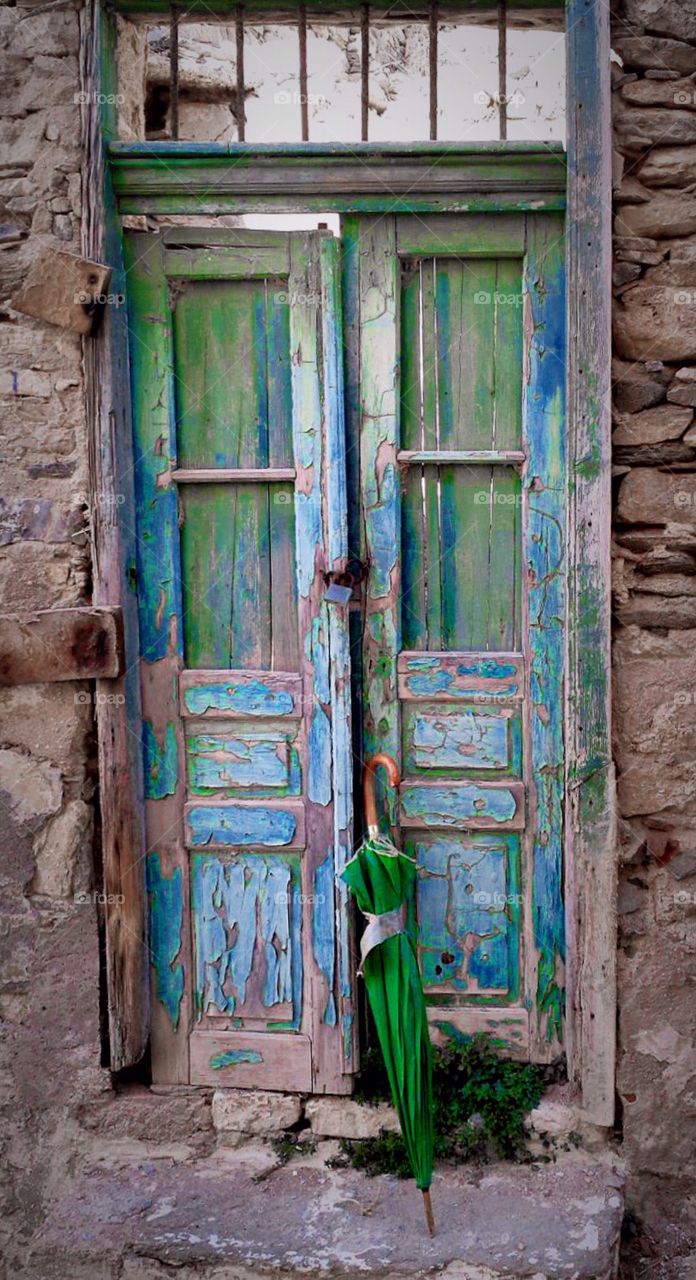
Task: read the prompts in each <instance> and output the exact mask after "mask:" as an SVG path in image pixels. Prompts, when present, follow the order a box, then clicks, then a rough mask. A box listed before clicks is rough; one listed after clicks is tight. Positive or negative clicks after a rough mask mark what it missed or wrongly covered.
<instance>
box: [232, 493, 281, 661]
mask: <svg viewBox="0 0 696 1280" xmlns="http://www.w3.org/2000/svg"><path fill="white" fill-rule="evenodd" d="M236 516H237V518H236V524H235V527H234V542H233V545H232V548H231V552H232V555H231V560H232V563H231V570H232V572H231V586H232V598H231V613H230V623H229V627H230V652H229V660H228V662H227V664H226V665H227V666H229V667H233V668H236V667H245V668H247V669H249V668H250V669H251V670H258V671H268V670H269V669H270V666H271V556H270V545H269V531H268V523H269V517H268V485H265V484H242V485H239V491H238V494H237V512H236Z"/></svg>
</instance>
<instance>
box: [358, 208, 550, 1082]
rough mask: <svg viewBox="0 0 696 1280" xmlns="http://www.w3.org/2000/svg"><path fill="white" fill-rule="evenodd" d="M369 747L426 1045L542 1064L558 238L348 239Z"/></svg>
mask: <svg viewBox="0 0 696 1280" xmlns="http://www.w3.org/2000/svg"><path fill="white" fill-rule="evenodd" d="M347 231H348V255H347V256H348V260H349V262H351V263H353V262H356V263H357V267H355V268H353V273H354V282H353V299H352V301H351V308H350V314H351V315H352V316H353V317H354V328H353V332H352V334H351V335H349V336H350V341H349V353H350V362H351V371H350V373H349V384H350V383H351V382H355V383H357V384H358V385H359V388H360V414H359V421H356V423H355V429H356V430H357V431H359V437H360V441H359V442H360V457H361V474H360V486H361V504H362V516H363V528H364V542H363V548H362V554H363V556H364V559H365V561H366V563H367V564H368V566H369V576H368V582H367V590H366V626H365V641H364V678H363V698H364V706H365V724H364V751H365V753H366V754H368V753H372V752H374V751H378V750H385V751H388V752H389V753H390V754H392V755H394V756H395V757H396V758H397V759H398V760H399V763H400V768H401V774H402V779H403V781H402V784H401V787H400V792H399V796H398V799H395V798H393V797H390V796H385V797H384V800H385V803H386V804H390V805H392V806H393V808H392V811H391V817H392V820H393V822H394V823H395V824H398V825H399V826H400V827H401V839H402V841H403V842H404V844H405V847H406V848H407V849H408V850H409V851H410V852H411V854H412V856H413V857H415V859H416V861H417V863H418V870H419V874H418V882H417V892H416V898H415V902H414V904H413V921H412V923H413V928H414V931H415V933H416V936H417V941H418V946H419V954H420V957H421V967H422V971H423V977H424V982H425V986H426V992H427V996H428V1003H429V1016H430V1018H431V1021H432V1024H433V1026H434V1027H435V1028H436V1030H437V1034H440V1035H442V1034H454V1033H456V1032H457V1031H465V1032H469V1031H472V1030H476V1029H478V1028H486V1029H488V1030H489V1031H490V1030H491V1029H494V1034H496V1035H497V1038H498V1040H499V1041H500V1042H501V1044H503V1045H504V1046H505V1047H506V1048H507V1049H508V1050H510V1051H512V1052H514V1053H517V1054H521V1055H523V1056H531V1057H533V1058H536V1059H539V1060H547V1059H550V1058H552V1057H553V1056H554V1055H555V1054H556V1053H557V1052H558V1051H559V1047H560V1045H561V1041H562V1015H563V1000H564V995H563V954H564V941H563V903H562V845H563V811H562V797H563V741H562V708H563V689H564V683H563V682H564V652H565V628H564V616H565V612H564V611H565V560H564V557H565V506H566V499H565V462H564V440H563V425H564V423H563V412H564V409H563V386H564V297H563V223H562V220H561V219H560V218H559V217H557V216H555V215H539V214H528V215H525V214H519V215H510V216H507V215H506V216H505V217H502V216H501V217H500V218H497V217H496V216H488V217H482V216H480V215H471V216H469V215H467V216H460V217H450V216H446V217H442V218H438V217H437V216H435V215H433V216H431V217H429V218H427V219H425V220H424V221H422V220H421V219H416V218H408V217H406V216H403V217H399V218H395V219H391V220H390V219H388V218H384V219H381V220H377V219H369V218H360V219H358V218H356V219H353V220H352V221H351V222H349V225H348V228H347Z"/></svg>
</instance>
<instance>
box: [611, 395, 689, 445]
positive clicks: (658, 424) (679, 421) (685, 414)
mask: <svg viewBox="0 0 696 1280" xmlns="http://www.w3.org/2000/svg"><path fill="white" fill-rule="evenodd" d="M692 418H693V414H692V412H691V410H690V409H689V408H681V407H676V408H672V406H671V405H668V404H661V405H657V406H656V407H655V408H653V409H644V410H643V412H642V413H631V414H620V415H619V414H617V415H616V417H615V421H616V423H617V426H616V428H615V430H614V433H613V435H612V441H613V443H614V444H615V445H617V444H620V445H633V444H656V443H659V442H660V441H663V440H678V439H680V437H681V436H683V434H684V432H685V431H686V429H687V427H689V426H690V425H691V420H692Z"/></svg>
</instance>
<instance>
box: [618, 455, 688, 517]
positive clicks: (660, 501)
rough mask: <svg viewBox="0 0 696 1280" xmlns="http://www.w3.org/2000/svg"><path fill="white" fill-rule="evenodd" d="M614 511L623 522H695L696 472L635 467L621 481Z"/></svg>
mask: <svg viewBox="0 0 696 1280" xmlns="http://www.w3.org/2000/svg"><path fill="white" fill-rule="evenodd" d="M616 515H617V519H618V520H619V521H620V522H621V523H623V524H658V525H672V524H694V523H695V522H696V476H695V475H693V474H689V473H688V472H685V473H683V474H678V473H675V474H669V473H668V472H665V471H658V470H654V469H652V468H649V467H637V468H636V469H635V470H634V471H631V472H630V473H629V474H628V475H627V476H625V478H624V479H623V480H622V481H621V487H620V489H619V496H618V502H617V507H616Z"/></svg>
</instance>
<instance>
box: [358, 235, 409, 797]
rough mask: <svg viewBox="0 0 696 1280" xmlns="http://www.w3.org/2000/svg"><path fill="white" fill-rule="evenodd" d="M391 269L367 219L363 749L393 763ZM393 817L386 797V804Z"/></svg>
mask: <svg viewBox="0 0 696 1280" xmlns="http://www.w3.org/2000/svg"><path fill="white" fill-rule="evenodd" d="M398 294H399V267H398V259H397V256H396V228H395V222H394V219H393V218H389V217H383V218H369V219H367V218H366V219H365V220H364V222H363V224H362V235H361V238H360V385H361V404H362V410H361V425H360V483H361V494H362V504H363V511H364V534H363V539H364V540H363V547H362V556H363V559H364V560H365V562H366V563H367V564H369V574H368V579H367V585H366V598H365V609H366V618H365V647H364V679H363V696H364V717H365V720H364V726H365V727H364V750H365V753H366V755H371V754H373V753H374V752H376V751H387V752H388V753H389V754H390V755H392V756H394V758H395V759H397V760H398V759H399V754H400V744H399V715H398V702H397V679H396V657H397V654H398V652H399V649H400V648H401V617H400V614H401V610H400V602H399V594H400V592H399V588H400V582H399V578H400V558H401V537H400V533H401V529H400V524H401V519H400V494H399V474H398V468H397V461H396V453H397V449H398V446H399V440H398V419H397V395H398V386H397V369H398V359H399V297H398ZM386 801H387V804H388V805H389V806H390V809H389V813H390V816H391V818H392V819H393V818H394V816H395V810H394V798H393V796H388V797H386Z"/></svg>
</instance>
